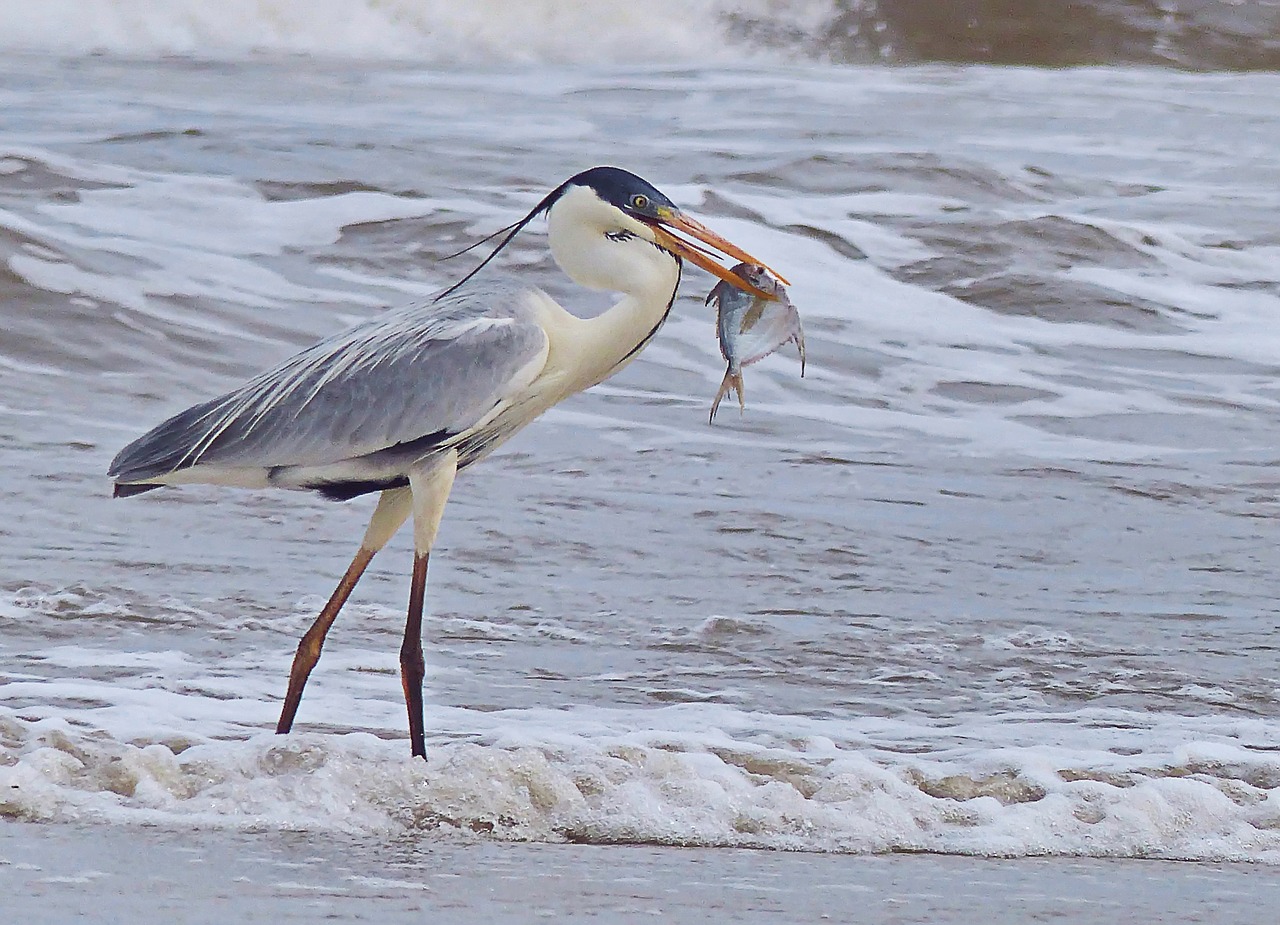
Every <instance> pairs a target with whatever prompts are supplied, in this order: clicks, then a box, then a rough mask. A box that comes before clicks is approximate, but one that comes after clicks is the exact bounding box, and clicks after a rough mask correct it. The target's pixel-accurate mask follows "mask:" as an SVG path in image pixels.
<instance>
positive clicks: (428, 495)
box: [400, 450, 458, 758]
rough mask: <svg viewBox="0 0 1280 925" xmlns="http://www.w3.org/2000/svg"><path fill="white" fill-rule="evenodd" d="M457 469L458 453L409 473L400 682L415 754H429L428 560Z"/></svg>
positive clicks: (454, 452) (422, 755) (421, 756)
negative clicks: (409, 538) (425, 712)
mask: <svg viewBox="0 0 1280 925" xmlns="http://www.w3.org/2000/svg"><path fill="white" fill-rule="evenodd" d="M457 472H458V454H457V452H456V451H454V450H450V451H449V452H448V453H447V454H445V455H443V456H440V457H436V458H434V459H432V460H431V463H430V465H429V466H426V467H424V468H423V469H422V470H420V471H414V472H411V473H410V474H409V488H410V490H411V491H412V492H413V580H412V583H411V584H410V586H409V614H408V617H407V618H406V619H405V623H404V643H403V644H402V645H401V646H400V681H401V684H402V685H403V686H404V704H405V708H406V709H407V710H408V711H409V745H410V747H411V748H412V750H413V754H414V756H416V757H418V758H426V757H427V742H426V726H425V724H424V722H423V717H422V680H423V678H424V676H425V675H426V660H425V659H424V658H423V656H422V605H423V601H424V600H425V598H426V591H427V561H428V559H429V558H430V556H431V547H432V546H433V545H435V541H436V534H437V533H438V532H439V530H440V518H441V517H442V516H443V515H444V506H445V502H447V501H448V500H449V491H450V490H451V489H452V488H453V478H454V476H455V475H456V474H457Z"/></svg>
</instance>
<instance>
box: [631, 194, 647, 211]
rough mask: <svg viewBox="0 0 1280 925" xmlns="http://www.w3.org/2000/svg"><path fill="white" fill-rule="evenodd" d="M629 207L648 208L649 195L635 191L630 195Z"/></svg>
mask: <svg viewBox="0 0 1280 925" xmlns="http://www.w3.org/2000/svg"><path fill="white" fill-rule="evenodd" d="M631 208H633V209H647V208H649V197H648V196H646V195H645V194H644V193H636V194H635V195H634V196H632V197H631Z"/></svg>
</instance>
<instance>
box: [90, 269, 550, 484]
mask: <svg viewBox="0 0 1280 925" xmlns="http://www.w3.org/2000/svg"><path fill="white" fill-rule="evenodd" d="M547 349H548V344H547V336H546V333H545V332H544V331H543V329H542V327H541V326H540V325H539V324H538V323H537V321H536V318H535V316H534V312H533V309H532V308H531V306H530V302H529V297H528V293H527V290H525V289H524V288H522V287H520V286H516V285H510V284H502V283H497V284H493V283H491V284H485V285H472V286H469V287H468V288H467V289H466V290H464V291H461V292H458V293H456V294H453V295H449V296H446V297H444V298H441V299H439V300H437V301H431V302H427V303H424V304H418V305H412V306H408V307H406V308H401V309H394V310H391V311H388V312H386V313H384V314H382V315H379V316H377V317H375V318H372V319H370V320H368V321H365V322H363V323H361V324H358V325H356V326H355V327H352V328H349V329H347V330H346V331H342V332H340V333H338V334H335V335H333V336H332V337H329V338H327V339H326V340H323V341H321V342H319V343H318V344H315V345H314V346H312V347H310V348H308V349H306V350H304V351H302V352H301V353H299V354H297V355H295V356H293V357H291V358H290V359H288V360H286V361H285V362H284V363H282V364H280V365H279V366H277V367H275V368H274V369H271V370H268V371H267V372H264V373H262V374H261V375H259V376H256V377H255V378H253V379H252V380H250V381H249V382H247V383H245V384H244V385H243V386H241V387H240V388H238V389H236V390H235V391H233V392H229V393H228V394H226V395H223V396H221V397H220V398H215V399H213V400H212V401H207V402H204V403H202V404H199V405H196V406H194V407H192V408H189V409H187V410H186V411H183V412H182V413H181V414H177V415H175V416H174V417H172V418H170V419H169V420H167V421H165V422H164V423H163V424H160V425H159V426H158V427H156V428H155V429H154V430H152V431H150V432H149V433H147V434H145V435H143V436H142V437H140V438H139V439H138V440H135V441H134V442H133V443H131V444H129V445H128V446H127V447H125V448H124V449H123V450H121V451H120V453H119V454H118V455H117V456H116V458H115V459H114V460H113V461H112V463H111V468H110V470H109V474H110V475H111V476H112V477H113V478H115V479H116V480H117V481H118V482H120V483H131V482H132V483H137V482H145V481H147V480H153V479H159V478H162V477H164V476H166V475H171V474H173V473H175V472H179V471H181V470H186V469H193V468H195V467H200V468H201V469H225V470H266V471H270V470H275V469H279V468H291V469H317V468H321V467H333V466H340V465H341V464H344V463H347V462H350V461H355V460H360V459H363V458H367V457H371V456H375V455H377V454H381V455H382V456H384V457H385V456H386V455H387V453H388V451H392V450H394V449H395V448H397V447H417V448H419V449H421V450H423V451H428V450H429V449H430V448H431V447H432V446H435V445H438V444H440V443H442V442H447V441H448V440H450V439H453V438H456V437H458V436H460V435H462V436H465V435H466V434H468V433H469V432H470V431H472V430H473V429H475V428H476V427H478V426H480V425H482V424H483V423H484V422H485V421H486V420H487V419H489V418H490V417H492V416H493V415H494V414H495V412H497V411H500V410H501V409H502V408H503V406H504V404H506V403H508V402H510V401H512V400H514V399H515V398H516V397H517V396H518V395H519V394H520V393H521V392H522V391H524V390H525V389H527V388H528V386H529V384H530V383H531V382H532V381H533V379H534V378H536V376H537V375H538V373H539V372H540V371H541V369H542V366H543V364H544V363H545V360H546V355H547ZM193 480H194V479H193Z"/></svg>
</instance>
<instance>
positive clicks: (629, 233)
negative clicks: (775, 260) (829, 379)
mask: <svg viewBox="0 0 1280 925" xmlns="http://www.w3.org/2000/svg"><path fill="white" fill-rule="evenodd" d="M583 194H587V195H585V197H584V195H583ZM562 202H565V203H567V202H572V203H573V204H574V209H573V215H574V220H573V223H574V224H579V225H581V224H582V223H583V222H584V221H589V222H590V223H591V225H592V226H593V227H595V230H597V231H598V232H599V233H600V234H602V235H604V236H606V237H609V238H611V239H613V240H617V241H625V240H628V239H630V238H640V239H643V240H645V241H648V242H649V243H650V244H653V245H655V246H656V247H658V248H660V249H661V250H662V251H664V252H666V253H668V254H671V255H672V256H673V257H675V258H677V259H679V258H685V259H687V260H688V261H689V262H690V263H692V264H694V265H695V266H698V267H701V268H702V269H704V270H706V271H707V272H708V273H711V274H712V275H714V276H716V277H718V278H719V279H721V280H723V281H724V282H726V283H728V284H729V285H731V286H734V287H736V288H738V289H741V290H743V291H744V292H749V293H751V294H752V295H755V296H759V297H760V298H763V299H777V298H778V296H777V295H776V294H774V293H773V292H771V291H770V287H768V286H765V287H763V288H762V287H761V286H758V285H756V283H754V282H753V281H752V280H750V279H747V278H745V277H743V276H741V275H739V274H737V273H734V272H731V271H730V270H729V269H728V268H726V267H725V266H724V265H723V264H721V263H720V262H719V260H718V259H717V257H719V256H721V255H724V256H726V257H732V258H734V259H736V260H738V261H740V262H744V263H748V264H752V265H758V266H761V267H764V269H765V270H767V271H768V272H769V273H772V274H773V276H774V277H776V278H777V279H778V280H780V281H781V282H782V283H784V284H785V283H786V282H787V281H786V279H785V278H783V277H782V276H781V274H779V273H776V272H775V271H773V270H772V269H770V268H769V267H768V266H767V265H765V264H764V263H763V262H762V261H760V260H758V259H757V258H755V257H752V256H751V255H750V254H748V253H747V252H746V251H744V250H743V249H742V248H740V247H738V246H737V245H736V244H732V243H730V242H729V241H726V240H725V239H724V238H722V237H720V235H718V234H716V233H715V232H713V231H712V230H711V229H709V228H707V227H706V226H705V225H703V224H702V223H701V222H699V221H697V220H695V219H693V218H691V217H690V216H688V215H686V214H685V213H684V212H682V211H680V209H679V208H677V207H676V205H675V203H673V202H672V201H671V200H670V199H668V198H667V197H666V196H665V195H664V194H663V193H662V192H660V191H659V190H658V189H657V188H656V187H655V186H654V185H653V184H651V183H649V182H648V181H647V180H644V179H641V178H640V177H637V176H636V175H635V174H633V173H631V172H630V171H627V170H623V169H622V168H621V167H592V168H591V169H590V170H584V171H582V173H579V174H576V175H574V176H572V177H570V178H569V179H568V180H565V181H564V182H563V183H561V184H560V185H559V186H558V187H556V188H555V189H554V190H552V191H551V192H550V193H548V194H547V195H546V196H545V197H543V199H542V201H541V202H539V203H538V204H537V205H536V206H534V207H533V209H532V210H531V211H530V212H529V213H528V214H527V215H525V216H524V218H522V219H520V220H519V221H517V222H514V223H512V224H510V225H508V226H507V227H506V228H502V229H500V230H498V231H496V232H494V233H493V234H492V235H489V236H488V237H487V238H484V239H482V240H480V241H477V242H476V243H475V244H472V245H470V246H468V247H464V248H463V249H462V250H460V251H458V252H457V253H455V254H450V255H449V256H450V257H457V256H459V255H460V254H464V253H466V252H467V251H469V250H471V249H472V248H474V247H476V246H478V245H480V244H483V243H485V242H486V241H489V240H492V239H493V238H496V237H498V236H499V235H504V237H503V238H502V239H501V240H500V241H499V242H498V244H497V245H496V246H495V247H494V248H493V250H492V251H490V252H489V255H488V256H487V257H485V258H484V260H482V261H481V262H480V265H479V266H477V267H476V268H475V269H473V270H472V271H471V272H470V273H468V274H467V275H466V276H464V277H463V278H462V279H460V280H459V281H458V282H456V283H454V284H453V285H452V286H450V287H449V288H448V289H446V290H444V291H443V292H441V293H440V294H439V295H438V296H437V298H443V297H444V296H446V295H448V294H449V293H451V292H453V291H454V290H456V289H457V288H458V287H460V286H461V285H463V284H464V283H465V282H466V281H467V280H469V279H471V277H473V276H475V274H476V273H478V272H480V270H481V269H483V268H484V266H485V265H486V264H488V263H489V261H490V260H492V259H493V258H494V257H496V256H497V255H498V252H499V251H501V250H502V249H503V248H504V247H506V246H507V245H508V244H509V243H511V239H512V238H514V237H515V236H516V235H517V234H519V233H520V230H521V229H522V228H524V227H525V226H526V225H527V224H529V222H531V221H533V219H534V218H535V217H537V216H539V215H550V213H551V211H552V210H553V209H554V208H555V207H556V205H557V204H559V203H562ZM587 204H589V208H587V207H584V206H586V205H587ZM588 213H590V216H589V217H588ZM676 232H680V233H681V234H683V235H687V236H688V237H681V234H677V233H676ZM690 239H692V240H690ZM699 242H700V243H699ZM553 250H554V244H553ZM557 259H558V258H557ZM597 288H609V287H608V286H607V285H606V286H600V287H597Z"/></svg>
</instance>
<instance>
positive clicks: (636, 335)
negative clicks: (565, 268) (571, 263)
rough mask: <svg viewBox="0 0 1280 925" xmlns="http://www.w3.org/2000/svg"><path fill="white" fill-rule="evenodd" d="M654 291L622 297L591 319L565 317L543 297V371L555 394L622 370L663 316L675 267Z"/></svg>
mask: <svg viewBox="0 0 1280 925" xmlns="http://www.w3.org/2000/svg"><path fill="white" fill-rule="evenodd" d="M673 270H674V272H673V273H672V274H671V276H670V277H669V278H668V280H667V281H666V283H665V284H664V285H663V286H662V287H661V288H660V289H659V288H658V287H653V288H651V289H649V291H645V292H629V293H625V294H624V295H623V296H622V298H621V299H619V300H618V301H617V302H615V303H614V304H613V305H612V306H611V307H610V308H609V309H608V310H606V311H605V312H603V313H601V314H599V315H597V316H596V317H594V318H579V317H577V316H575V315H571V314H570V313H569V312H567V311H565V310H564V309H563V308H561V307H560V306H559V305H556V304H555V303H554V302H553V301H552V300H551V299H549V298H545V297H544V299H545V301H544V302H543V305H544V312H546V314H544V325H545V327H546V328H547V332H548V334H550V335H551V344H550V354H549V356H548V358H547V373H549V374H551V375H552V376H553V380H558V381H559V383H560V384H559V385H558V386H557V388H556V390H557V392H559V393H560V394H561V395H572V394H573V393H574V392H580V391H582V390H583V389H587V388H590V387H591V386H593V385H595V384H597V383H599V382H602V381H603V380H605V379H607V378H609V376H611V375H612V374H613V373H615V372H617V371H618V370H620V369H621V368H622V367H624V366H626V365H627V364H628V363H630V362H631V361H632V360H633V359H635V357H636V355H637V354H638V353H639V352H640V350H641V349H642V348H643V347H644V346H645V344H647V343H648V342H649V340H650V339H651V338H652V337H653V335H654V334H656V333H657V332H658V329H659V328H660V327H662V323H663V321H665V320H666V318H667V313H668V312H669V311H670V308H671V304H672V302H673V301H674V300H675V293H676V286H677V285H678V284H679V282H680V272H679V269H678V268H673Z"/></svg>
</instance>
